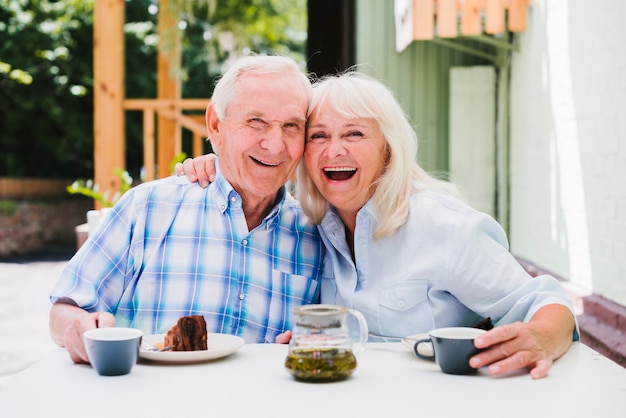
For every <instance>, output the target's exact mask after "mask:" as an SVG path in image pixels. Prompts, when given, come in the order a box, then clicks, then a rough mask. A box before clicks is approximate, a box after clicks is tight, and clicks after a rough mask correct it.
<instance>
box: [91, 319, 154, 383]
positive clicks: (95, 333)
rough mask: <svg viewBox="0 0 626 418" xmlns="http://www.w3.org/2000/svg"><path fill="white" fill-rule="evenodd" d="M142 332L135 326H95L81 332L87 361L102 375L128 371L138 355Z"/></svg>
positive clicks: (122, 373) (120, 373)
mask: <svg viewBox="0 0 626 418" xmlns="http://www.w3.org/2000/svg"><path fill="white" fill-rule="evenodd" d="M142 336H143V332H142V331H140V330H138V329H135V328H122V327H110V328H96V329H91V330H89V331H85V332H84V333H83V341H84V343H85V351H87V356H88V357H89V362H90V363H91V365H92V367H93V368H94V369H96V371H97V372H98V374H100V375H102V376H119V375H124V374H128V373H130V371H131V370H132V368H133V366H134V365H135V364H136V363H137V359H138V357H139V346H140V344H141V337H142Z"/></svg>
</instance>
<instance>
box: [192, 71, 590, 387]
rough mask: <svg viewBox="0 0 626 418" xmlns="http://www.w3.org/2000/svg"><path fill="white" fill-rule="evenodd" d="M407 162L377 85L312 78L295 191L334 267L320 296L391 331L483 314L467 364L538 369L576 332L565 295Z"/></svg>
mask: <svg viewBox="0 0 626 418" xmlns="http://www.w3.org/2000/svg"><path fill="white" fill-rule="evenodd" d="M200 158H202V157H200ZM416 161H417V138H416V135H415V132H414V130H413V129H412V127H411V125H410V123H409V121H408V119H407V117H406V115H405V114H404V111H403V109H402V108H401V106H400V105H399V104H398V102H397V100H396V99H395V97H394V96H393V94H392V93H391V91H390V90H389V89H388V88H387V87H386V86H385V85H383V84H382V83H380V82H379V81H376V80H373V79H371V78H369V77H367V76H365V75H362V74H359V73H356V72H349V73H345V74H342V75H338V76H330V77H327V78H324V79H322V80H321V81H319V82H318V83H316V85H315V86H314V95H313V100H312V103H311V106H310V108H309V113H308V123H307V134H306V146H305V152H304V166H303V165H300V167H299V172H298V188H299V190H298V198H299V200H300V203H301V205H302V208H303V210H304V212H305V213H306V214H307V215H309V216H310V217H311V219H312V220H313V221H314V222H315V223H317V224H318V225H319V230H320V233H321V236H322V239H323V241H324V244H325V246H326V249H327V256H326V261H325V266H326V268H327V270H332V273H330V274H328V275H327V276H330V277H327V278H324V279H323V282H322V290H321V301H322V302H323V303H329V304H338V305H344V306H348V307H350V308H354V309H356V310H359V311H360V312H362V313H363V315H364V316H365V318H366V320H367V323H368V326H369V328H370V331H372V332H374V333H376V334H381V335H387V336H396V337H402V336H407V335H411V334H416V333H422V332H428V331H430V330H432V329H434V328H439V327H445V326H470V325H472V324H474V323H476V322H477V321H479V320H481V319H483V318H487V317H490V318H491V319H492V320H493V322H494V324H495V328H494V329H492V330H491V331H489V332H487V333H485V334H483V335H482V336H480V337H478V338H477V339H476V340H475V345H476V346H477V347H478V348H485V351H483V352H482V353H480V354H478V355H476V356H474V357H472V359H471V360H470V364H471V365H472V366H473V367H476V368H478V367H483V366H488V371H489V372H490V373H492V374H494V375H498V374H502V373H506V372H509V371H513V370H517V369H523V368H528V369H529V370H530V375H531V377H533V378H540V377H543V376H546V375H547V373H548V371H549V369H550V366H551V365H552V362H553V361H554V360H555V359H557V358H558V357H560V356H561V355H562V354H563V353H565V351H567V349H568V348H569V346H570V344H571V342H572V340H573V339H577V338H578V332H577V329H576V321H575V316H574V313H573V308H572V304H571V300H570V298H569V297H568V295H567V293H566V292H565V291H564V289H563V288H562V286H561V285H560V284H559V283H558V281H557V280H556V279H554V278H553V277H550V276H539V277H536V278H532V277H531V276H530V275H528V274H527V273H526V271H525V270H524V269H523V268H522V267H521V266H520V264H519V263H518V262H517V261H516V260H515V258H514V257H513V256H512V255H511V254H510V252H509V251H508V242H507V237H506V235H505V233H504V231H503V230H502V228H501V227H500V225H499V224H498V223H497V222H496V221H495V220H494V219H493V218H491V217H490V216H488V215H486V214H484V213H481V212H478V211H476V210H474V209H472V208H471V207H469V206H468V205H467V204H465V203H463V201H462V200H460V199H459V198H458V197H457V191H456V188H455V187H454V186H453V185H452V184H450V183H448V182H444V181H440V180H437V179H435V178H434V177H432V176H430V175H428V174H427V173H426V172H425V171H424V170H423V169H422V168H421V167H420V166H419V165H418V164H417V163H416ZM195 164H196V166H195V167H194V166H193V165H194V163H192V162H189V161H188V162H186V164H185V171H186V172H187V173H195V176H193V177H194V178H195V177H196V176H198V177H200V179H201V181H203V182H204V181H206V179H207V178H208V175H207V173H204V166H205V164H206V160H204V161H201V160H197V161H195ZM209 166H210V164H209ZM190 177H191V176H190Z"/></svg>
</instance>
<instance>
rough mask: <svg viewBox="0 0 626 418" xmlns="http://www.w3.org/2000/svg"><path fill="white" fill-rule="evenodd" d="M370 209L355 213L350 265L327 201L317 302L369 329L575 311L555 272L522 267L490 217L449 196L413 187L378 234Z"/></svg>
mask: <svg viewBox="0 0 626 418" xmlns="http://www.w3.org/2000/svg"><path fill="white" fill-rule="evenodd" d="M374 213H375V212H374V205H373V202H372V200H370V201H369V202H368V203H367V204H366V205H365V206H364V207H363V208H362V209H361V210H360V211H359V213H358V215H357V223H356V230H355V236H354V251H355V259H356V266H355V264H354V262H353V261H352V258H351V256H350V251H349V249H348V246H347V244H346V240H345V230H344V226H343V223H342V222H341V220H340V218H339V216H338V215H337V213H336V212H335V211H334V209H332V208H331V210H329V211H328V212H327V213H326V215H325V217H324V219H323V221H322V224H321V226H320V233H321V236H322V239H323V241H324V243H325V245H326V247H327V254H326V257H327V258H328V259H330V261H332V266H333V271H334V279H333V278H330V279H326V278H324V279H323V281H322V293H321V299H322V302H323V303H331V304H339V305H345V306H348V307H350V308H353V309H356V310H358V311H360V312H361V313H363V315H364V316H365V318H366V320H367V323H368V326H369V328H370V331H372V332H374V333H377V334H382V335H388V336H396V337H405V336H408V335H413V334H418V333H424V332H428V331H430V330H432V329H434V328H438V327H446V326H471V325H474V324H475V323H476V322H478V321H479V320H481V319H483V318H486V317H491V319H492V321H493V322H494V325H496V326H497V325H503V324H509V323H512V322H515V321H528V320H529V319H530V318H531V317H532V316H533V314H534V313H535V312H536V311H537V310H538V309H539V308H541V307H542V306H545V305H547V304H553V303H557V304H562V305H565V306H567V308H569V309H570V310H571V311H572V313H573V312H574V310H573V307H572V303H571V298H570V297H569V295H568V294H567V292H566V291H565V290H564V288H563V287H562V286H561V285H560V283H559V282H558V281H557V280H556V279H555V278H553V277H551V276H547V275H544V276H538V277H535V278H533V277H531V276H530V275H529V274H527V273H526V271H525V270H524V269H523V268H522V267H521V266H520V264H519V263H518V262H517V260H516V259H515V258H514V257H513V256H512V255H511V254H510V253H509V251H508V242H507V238H506V235H505V232H504V231H503V230H502V228H501V227H500V225H499V224H498V223H497V222H496V221H495V220H494V219H493V218H491V217H489V216H488V215H486V214H484V213H481V212H478V211H476V210H474V209H472V208H470V207H469V206H467V205H465V204H464V203H462V202H461V201H459V200H457V199H455V198H452V197H449V196H444V195H442V194H438V193H436V192H433V191H422V192H416V193H414V194H413V195H412V196H411V200H410V210H409V219H408V221H407V222H406V223H405V224H404V225H403V226H402V227H401V228H400V229H399V230H398V232H397V233H396V234H395V235H394V236H392V237H391V238H385V239H381V240H379V241H374V240H373V238H372V236H373V232H374V229H375V227H376V224H377V223H376V220H375V216H374ZM575 338H577V333H576V335H575Z"/></svg>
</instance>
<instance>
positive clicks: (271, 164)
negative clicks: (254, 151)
mask: <svg viewBox="0 0 626 418" xmlns="http://www.w3.org/2000/svg"><path fill="white" fill-rule="evenodd" d="M250 158H252V159H253V160H254V161H256V162H257V163H259V164H263V165H266V166H268V167H277V166H278V165H279V164H278V163H270V162H267V161H263V160H257V159H256V158H254V157H250Z"/></svg>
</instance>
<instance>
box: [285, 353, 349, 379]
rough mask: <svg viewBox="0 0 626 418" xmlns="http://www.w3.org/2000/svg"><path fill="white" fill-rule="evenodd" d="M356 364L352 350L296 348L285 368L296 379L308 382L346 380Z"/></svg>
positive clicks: (287, 359) (289, 355)
mask: <svg viewBox="0 0 626 418" xmlns="http://www.w3.org/2000/svg"><path fill="white" fill-rule="evenodd" d="M356 364H357V363H356V357H355V356H354V354H353V353H352V351H351V350H348V349H345V348H332V347H308V348H296V349H293V350H290V352H289V354H288V355H287V358H286V360H285V367H286V368H287V370H288V371H289V372H290V373H291V374H292V375H293V376H294V377H295V378H296V379H298V380H302V381H308V382H331V381H336V380H343V379H346V378H347V377H348V376H350V375H351V374H352V372H353V371H354V369H355V368H356Z"/></svg>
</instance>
